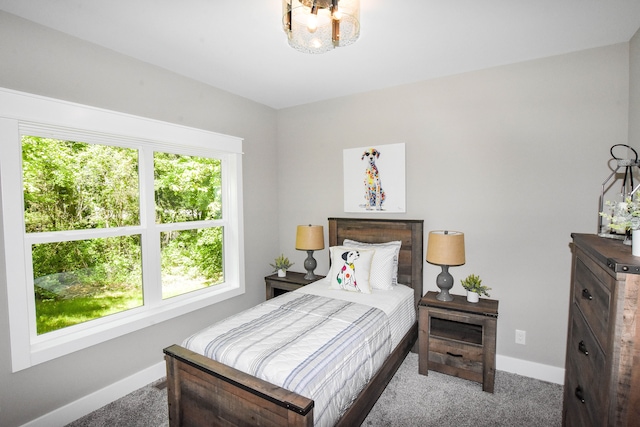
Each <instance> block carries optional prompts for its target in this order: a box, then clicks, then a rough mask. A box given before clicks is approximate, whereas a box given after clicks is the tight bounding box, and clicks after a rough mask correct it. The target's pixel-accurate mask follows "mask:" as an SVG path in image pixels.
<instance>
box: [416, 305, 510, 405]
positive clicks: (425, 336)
mask: <svg viewBox="0 0 640 427" xmlns="http://www.w3.org/2000/svg"><path fill="white" fill-rule="evenodd" d="M436 295H437V292H427V294H426V295H425V296H424V297H423V298H422V299H421V300H420V303H419V331H418V342H419V365H418V366H419V367H418V371H419V372H420V373H421V374H423V375H427V374H428V370H429V369H431V370H434V371H438V372H442V373H445V374H449V375H453V376H456V377H460V378H465V379H467V380H471V381H476V382H479V383H482V390H484V391H487V392H489V393H493V383H494V380H495V373H496V326H497V320H498V301H497V300H492V299H486V298H481V299H480V302H478V303H475V304H474V303H469V302H467V299H466V297H463V296H461V295H452V296H453V301H448V302H444V301H438V300H437V299H436Z"/></svg>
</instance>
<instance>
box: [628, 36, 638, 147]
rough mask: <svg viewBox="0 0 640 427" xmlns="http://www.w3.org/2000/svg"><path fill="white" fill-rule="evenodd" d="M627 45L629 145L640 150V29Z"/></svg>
mask: <svg viewBox="0 0 640 427" xmlns="http://www.w3.org/2000/svg"><path fill="white" fill-rule="evenodd" d="M629 46H630V47H629V63H630V72H629V145H631V146H632V147H634V148H635V149H636V150H637V151H640V29H639V30H638V31H637V32H636V34H635V36H633V38H631V42H630V43H629Z"/></svg>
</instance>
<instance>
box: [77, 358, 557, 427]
mask: <svg viewBox="0 0 640 427" xmlns="http://www.w3.org/2000/svg"><path fill="white" fill-rule="evenodd" d="M158 386H159V387H160V388H158ZM166 396H167V394H166V388H163V387H162V386H161V382H158V383H155V384H150V385H148V386H146V387H143V388H141V389H139V390H136V391H135V392H133V393H131V394H129V395H127V396H125V397H123V398H121V399H119V400H117V401H115V402H112V403H110V404H109V405H106V406H105V407H103V408H101V409H99V410H97V411H95V412H93V413H91V414H88V415H86V416H85V417H83V418H80V419H79V420H77V421H74V422H73V423H71V424H69V425H68V427H107V426H109V427H113V426H123V427H125V426H126V427H164V426H168V425H169V422H168V419H167V402H166ZM561 415H562V386H561V385H558V384H552V383H547V382H544V381H538V380H534V379H531V378H527V377H523V376H520V375H515V374H510V373H507V372H502V371H498V372H496V382H495V392H494V393H493V394H491V393H485V392H483V391H482V385H481V384H479V383H475V382H471V381H466V380H462V379H460V378H455V377H451V376H449V375H444V374H441V373H438V372H432V371H430V372H429V375H428V376H424V375H419V374H418V355H417V354H414V353H409V355H408V356H407V358H406V359H405V361H404V363H403V364H402V366H401V367H400V369H399V370H398V372H397V373H396V375H395V376H394V377H393V379H392V380H391V382H390V383H389V385H388V386H387V388H386V389H385V391H384V393H382V396H380V399H379V400H378V402H377V403H376V405H375V406H374V407H373V409H372V410H371V412H370V413H369V416H368V417H367V419H366V420H365V421H364V423H363V424H362V425H363V426H374V427H378V426H380V427H382V426H385V427H405V426H426V427H429V426H434V427H435V426H438V427H441V426H457V427H466V426H469V427H471V426H473V427H485V426H486V427H492V426H500V427H502V426H509V427H516V426H517V427H529V426H530V427H555V426H560V425H561Z"/></svg>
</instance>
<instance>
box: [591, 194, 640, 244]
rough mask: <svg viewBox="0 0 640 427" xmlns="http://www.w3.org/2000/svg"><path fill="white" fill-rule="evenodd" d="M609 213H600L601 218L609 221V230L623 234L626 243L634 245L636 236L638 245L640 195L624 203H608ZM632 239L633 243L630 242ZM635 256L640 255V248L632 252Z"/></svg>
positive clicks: (627, 199)
mask: <svg viewBox="0 0 640 427" xmlns="http://www.w3.org/2000/svg"><path fill="white" fill-rule="evenodd" d="M606 205H607V206H609V212H608V213H607V212H600V216H601V217H603V218H604V219H606V220H608V221H609V228H610V229H611V230H613V231H617V232H621V233H622V234H623V235H624V236H625V240H624V243H625V244H627V245H632V244H633V236H636V245H637V244H638V243H640V242H638V241H639V240H640V231H639V230H640V200H638V194H637V193H636V194H634V195H633V196H628V197H626V198H625V199H624V201H623V202H611V201H607V202H606ZM629 237H631V241H629ZM632 252H633V255H640V247H636V248H634V249H633V250H632Z"/></svg>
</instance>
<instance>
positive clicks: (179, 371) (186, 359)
mask: <svg viewBox="0 0 640 427" xmlns="http://www.w3.org/2000/svg"><path fill="white" fill-rule="evenodd" d="M164 353H165V360H166V362H167V398H168V401H169V425H170V426H171V427H176V426H189V427H191V426H193V427H199V426H248V425H252V426H273V427H278V426H299V427H302V426H306V427H310V426H312V425H313V400H311V399H307V398H306V397H303V396H300V395H298V394H296V393H292V392H290V391H288V390H286V389H283V388H281V387H278V386H275V385H273V384H271V383H268V382H266V381H263V380H261V379H259V378H256V377H254V376H251V375H248V374H245V373H244V372H241V371H238V370H237V369H234V368H231V367H229V366H226V365H224V364H222V363H219V362H216V361H214V360H211V359H209V358H208V357H204V356H202V355H200V354H197V353H194V352H193V351H190V350H187V349H185V348H183V347H180V346H178V345H172V346H171V347H168V348H166V349H165V350H164Z"/></svg>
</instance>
